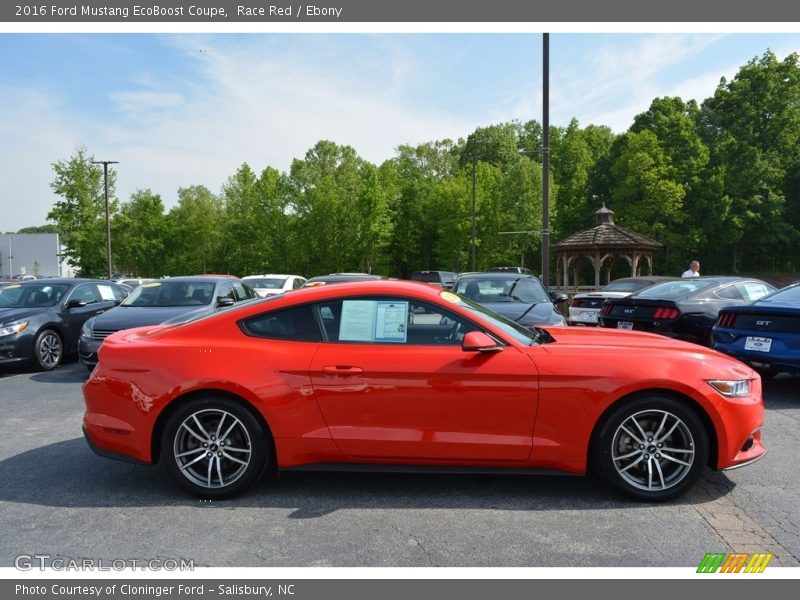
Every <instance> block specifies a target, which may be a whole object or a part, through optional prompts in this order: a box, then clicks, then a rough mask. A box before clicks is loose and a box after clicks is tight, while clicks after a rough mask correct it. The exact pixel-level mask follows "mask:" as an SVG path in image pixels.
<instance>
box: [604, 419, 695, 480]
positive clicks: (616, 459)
mask: <svg viewBox="0 0 800 600" xmlns="http://www.w3.org/2000/svg"><path fill="white" fill-rule="evenodd" d="M694 457H695V443H694V438H693V437H692V433H691V431H690V430H689V427H687V425H686V423H684V422H683V421H682V420H681V419H680V418H678V417H677V416H675V415H674V414H673V413H671V412H668V411H665V410H643V411H640V412H637V413H634V414H632V415H630V416H629V417H628V418H627V419H625V420H624V421H623V422H622V424H621V425H620V426H619V427H617V430H616V431H615V432H614V438H613V440H612V443H611V458H612V462H613V465H614V468H615V469H616V470H617V474H618V475H619V476H620V477H621V478H622V479H623V480H624V481H625V482H626V483H628V484H629V485H632V486H633V487H635V488H637V489H640V490H645V491H648V492H654V491H664V490H668V489H670V488H672V487H675V486H676V485H678V484H679V483H680V482H681V481H683V479H684V478H685V477H686V476H687V475H688V474H689V471H690V470H691V468H692V464H693V463H694Z"/></svg>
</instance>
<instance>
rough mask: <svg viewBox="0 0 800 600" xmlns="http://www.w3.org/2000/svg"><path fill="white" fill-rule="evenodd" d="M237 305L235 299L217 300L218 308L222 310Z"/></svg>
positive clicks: (223, 298) (225, 297) (224, 297)
mask: <svg viewBox="0 0 800 600" xmlns="http://www.w3.org/2000/svg"><path fill="white" fill-rule="evenodd" d="M234 304H236V300H234V299H233V298H229V297H227V296H223V297H222V298H217V306H219V307H220V308H227V307H229V306H233V305H234Z"/></svg>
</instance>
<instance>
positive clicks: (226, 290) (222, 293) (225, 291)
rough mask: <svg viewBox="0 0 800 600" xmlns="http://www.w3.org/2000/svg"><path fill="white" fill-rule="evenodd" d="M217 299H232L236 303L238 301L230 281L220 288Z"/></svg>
mask: <svg viewBox="0 0 800 600" xmlns="http://www.w3.org/2000/svg"><path fill="white" fill-rule="evenodd" d="M217 298H218V299H219V298H230V299H231V300H233V301H234V302H235V301H236V295H235V294H234V293H233V284H232V283H231V282H230V281H226V282H224V283H222V284H221V285H220V286H219V294H218V295H217Z"/></svg>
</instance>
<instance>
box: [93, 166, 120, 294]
mask: <svg viewBox="0 0 800 600" xmlns="http://www.w3.org/2000/svg"><path fill="white" fill-rule="evenodd" d="M92 164H93V165H103V185H104V187H105V198H106V258H107V259H108V279H109V280H110V279H111V275H112V274H111V220H110V219H109V218H108V165H118V164H119V161H118V160H93V161H92Z"/></svg>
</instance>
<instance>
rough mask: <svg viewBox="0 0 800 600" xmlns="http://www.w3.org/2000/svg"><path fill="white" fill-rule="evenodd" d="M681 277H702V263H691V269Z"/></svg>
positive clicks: (694, 261)
mask: <svg viewBox="0 0 800 600" xmlns="http://www.w3.org/2000/svg"><path fill="white" fill-rule="evenodd" d="M681 277H700V263H699V262H698V261H696V260H693V261H692V262H690V263H689V268H688V269H687V270H686V271H684V272H683V275H681Z"/></svg>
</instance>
